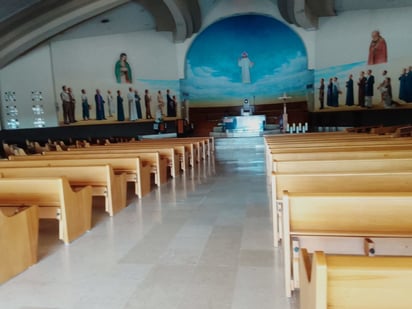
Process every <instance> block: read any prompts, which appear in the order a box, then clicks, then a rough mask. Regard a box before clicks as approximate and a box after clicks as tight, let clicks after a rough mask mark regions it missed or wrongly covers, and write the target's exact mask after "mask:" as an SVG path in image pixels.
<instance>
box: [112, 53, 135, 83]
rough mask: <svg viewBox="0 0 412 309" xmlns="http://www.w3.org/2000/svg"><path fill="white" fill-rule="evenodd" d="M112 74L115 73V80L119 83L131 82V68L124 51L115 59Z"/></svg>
mask: <svg viewBox="0 0 412 309" xmlns="http://www.w3.org/2000/svg"><path fill="white" fill-rule="evenodd" d="M114 74H115V75H116V80H117V82H118V83H119V84H123V83H127V84H131V83H132V69H131V68H130V65H129V63H128V62H127V55H126V54H125V53H121V54H120V59H119V60H117V62H116V65H115V67H114Z"/></svg>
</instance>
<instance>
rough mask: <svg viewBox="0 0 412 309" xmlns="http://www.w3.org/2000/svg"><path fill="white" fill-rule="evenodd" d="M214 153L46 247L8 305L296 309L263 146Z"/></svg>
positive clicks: (239, 142)
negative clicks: (64, 241)
mask: <svg viewBox="0 0 412 309" xmlns="http://www.w3.org/2000/svg"><path fill="white" fill-rule="evenodd" d="M215 156H216V157H215V163H214V164H213V163H212V162H206V163H205V164H203V163H202V164H201V166H200V168H196V170H195V171H193V172H192V173H189V174H187V175H185V176H181V177H178V178H177V179H176V180H171V181H169V182H168V184H166V185H164V186H162V187H161V189H160V190H159V189H157V190H155V191H153V192H152V193H151V194H150V195H148V196H146V197H145V198H143V200H133V202H132V204H131V205H129V206H128V207H127V208H126V209H124V210H123V211H121V212H120V213H119V214H118V215H116V216H115V217H112V218H109V217H107V216H105V215H102V216H100V217H99V219H98V220H97V222H96V223H95V227H94V228H93V229H92V230H91V231H90V232H89V233H88V234H87V235H84V236H83V237H81V238H79V239H78V240H76V241H75V242H73V243H72V244H71V245H70V246H62V245H61V244H57V245H55V244H54V245H53V246H52V244H47V245H45V246H46V248H44V247H42V248H40V249H41V250H40V252H43V254H44V256H41V257H40V261H39V263H38V264H36V265H34V266H33V267H32V268H30V269H29V270H27V271H26V272H24V273H22V274H21V275H19V276H18V277H16V278H14V279H12V280H10V281H9V282H7V283H6V284H4V285H2V287H1V289H0V308H19V309H20V308H59V309H60V308H76V309H83V308H84V309H86V308H87V309H94V308H98V309H103V308H110V309H117V308H127V309H132V308H133V309H175V308H176V309H193V308H196V309H203V308H204V309H206V308H207V309H213V308H216V309H225V308H233V309H243V308H244V309H251V308H259V309H266V308H268V309H277V308H279V309H297V308H298V301H297V300H296V299H295V298H292V299H286V297H285V296H284V295H285V293H284V288H283V270H282V260H281V256H282V255H281V251H280V249H276V250H275V249H274V248H273V245H272V244H273V240H272V223H271V215H270V209H269V203H268V199H269V196H268V190H267V184H266V176H265V163H264V148H263V139H262V138H245V139H242V138H241V139H222V140H216V153H215ZM42 236H43V235H42V232H41V234H40V238H42ZM43 245H44V244H43ZM47 246H52V249H50V250H49V253H47ZM49 248H51V247H49ZM296 294H297V293H296Z"/></svg>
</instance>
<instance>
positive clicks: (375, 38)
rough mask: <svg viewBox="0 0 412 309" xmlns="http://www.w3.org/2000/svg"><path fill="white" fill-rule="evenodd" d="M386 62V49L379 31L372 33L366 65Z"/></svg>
mask: <svg viewBox="0 0 412 309" xmlns="http://www.w3.org/2000/svg"><path fill="white" fill-rule="evenodd" d="M386 62H388V49H387V46H386V41H385V39H384V38H383V37H381V35H380V33H379V31H377V30H375V31H373V32H372V41H371V44H370V46H369V57H368V65H373V64H379V63H386Z"/></svg>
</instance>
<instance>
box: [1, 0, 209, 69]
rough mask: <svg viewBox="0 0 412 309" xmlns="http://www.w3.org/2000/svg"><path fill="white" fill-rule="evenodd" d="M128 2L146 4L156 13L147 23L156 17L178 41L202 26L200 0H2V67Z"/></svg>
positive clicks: (157, 23)
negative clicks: (58, 35)
mask: <svg viewBox="0 0 412 309" xmlns="http://www.w3.org/2000/svg"><path fill="white" fill-rule="evenodd" d="M126 4H138V5H139V6H141V7H142V8H144V10H145V11H146V12H147V14H146V15H150V16H151V17H152V19H151V18H147V16H146V18H145V23H146V24H147V23H149V27H150V23H151V20H154V25H155V29H156V30H157V31H169V32H172V33H173V35H174V40H175V41H176V42H182V41H184V40H185V39H187V38H189V37H191V36H192V34H193V33H196V32H197V31H199V29H200V27H201V20H202V18H201V16H202V15H201V11H200V6H199V3H198V0H67V1H62V0H42V1H36V0H26V1H24V0H1V2H0V68H2V67H4V66H5V65H6V64H8V63H10V62H11V61H13V60H14V59H16V58H17V57H19V56H21V55H22V54H23V53H25V52H27V51H29V50H30V49H32V48H33V47H35V46H37V45H38V44H40V43H42V42H44V41H47V40H48V39H50V38H52V37H54V36H56V35H57V34H59V33H62V32H63V31H65V30H67V29H70V28H73V27H75V26H76V25H78V24H81V23H83V22H85V21H88V20H90V19H92V18H94V17H96V16H98V15H101V14H103V13H105V12H109V11H110V10H113V9H117V8H119V7H121V6H123V5H126ZM146 12H141V13H146ZM141 15H142V14H141ZM136 17H137V18H138V16H136ZM135 21H136V20H135ZM137 23H139V25H141V21H140V20H139V21H137Z"/></svg>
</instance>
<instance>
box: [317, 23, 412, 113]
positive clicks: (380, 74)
mask: <svg viewBox="0 0 412 309" xmlns="http://www.w3.org/2000/svg"><path fill="white" fill-rule="evenodd" d="M384 26H385V27H384ZM382 27H383V28H385V29H386V31H385V33H387V35H388V37H387V39H388V40H389V41H390V44H388V43H387V40H386V39H385V38H384V37H383V36H382V34H381V31H379V30H372V31H368V32H363V33H356V34H353V33H355V32H351V33H352V36H351V37H350V39H355V40H357V41H359V42H364V43H363V44H362V45H360V46H358V45H356V46H353V47H352V49H351V50H350V51H349V52H350V54H351V55H352V56H351V57H350V58H348V59H347V60H351V59H352V60H353V62H351V63H343V64H340V63H339V57H338V55H336V56H337V57H336V58H335V59H336V65H332V66H325V67H323V68H318V69H316V70H315V77H314V78H315V88H316V92H315V102H316V105H315V110H317V111H322V112H323V111H331V110H334V111H347V110H354V111H356V110H362V109H393V108H409V107H412V105H411V104H408V103H412V66H411V63H412V62H411V57H410V54H409V51H408V49H407V48H406V49H405V48H404V46H405V44H406V43H405V41H404V40H403V39H402V38H401V36H399V33H398V32H391V31H389V30H390V29H391V27H393V26H392V25H390V24H385V22H384V21H382ZM349 32H350V29H349ZM366 35H368V36H369V35H370V40H368V41H365V39H363V38H366ZM408 35H409V36H410V34H408ZM361 38H362V40H361ZM345 39H349V37H348V38H345V37H340V38H339V41H345ZM336 40H338V39H337V38H336ZM333 43H334V42H333V41H332V42H331V44H333ZM336 43H337V44H340V43H338V42H336ZM389 47H391V50H390V56H389ZM347 60H346V61H347Z"/></svg>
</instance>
